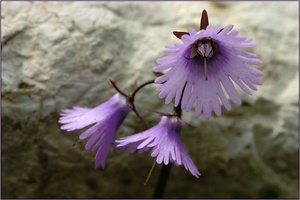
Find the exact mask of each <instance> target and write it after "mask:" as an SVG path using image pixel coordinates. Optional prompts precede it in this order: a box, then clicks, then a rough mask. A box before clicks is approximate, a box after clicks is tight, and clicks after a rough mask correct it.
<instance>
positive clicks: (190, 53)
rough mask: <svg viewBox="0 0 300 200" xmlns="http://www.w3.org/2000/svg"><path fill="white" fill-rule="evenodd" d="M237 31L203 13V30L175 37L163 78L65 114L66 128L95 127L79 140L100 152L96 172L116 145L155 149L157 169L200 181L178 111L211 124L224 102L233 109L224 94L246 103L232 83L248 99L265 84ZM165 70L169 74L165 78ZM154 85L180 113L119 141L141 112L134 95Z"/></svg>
mask: <svg viewBox="0 0 300 200" xmlns="http://www.w3.org/2000/svg"><path fill="white" fill-rule="evenodd" d="M232 29H233V25H229V26H226V27H225V28H221V26H217V27H215V28H213V27H212V26H210V25H209V24H208V17H207V13H206V11H205V10H204V11H203V13H202V19H201V24H200V31H198V32H197V31H196V30H194V29H190V30H189V32H177V31H174V32H173V33H174V35H175V36H176V37H178V38H179V39H181V40H182V42H183V43H182V44H175V45H172V46H166V48H167V50H165V53H166V54H167V55H166V56H165V57H163V58H160V59H158V60H157V64H158V65H157V66H156V67H154V68H153V72H155V73H160V76H158V77H157V78H156V79H155V80H154V81H149V82H147V83H145V84H143V85H141V86H140V87H138V89H136V90H135V91H134V92H133V93H130V95H126V94H125V93H123V92H122V91H120V90H119V89H118V88H117V87H116V85H115V84H114V83H113V82H112V84H113V86H114V88H115V89H116V90H117V93H116V94H115V95H114V96H113V97H111V98H110V99H109V100H108V101H106V102H105V103H103V104H100V105H99V106H97V107H95V108H82V107H77V106H74V107H73V108H72V109H63V110H62V111H61V116H60V119H59V122H60V123H61V124H63V125H62V126H61V129H62V130H66V131H73V130H77V129H81V128H84V127H86V126H89V125H93V126H91V127H90V128H89V129H87V130H86V131H85V132H83V133H82V134H81V135H80V136H79V138H80V139H81V140H84V139H86V138H89V139H88V141H87V143H86V145H85V149H86V150H89V149H91V150H92V151H94V152H96V155H95V161H96V162H95V167H98V166H99V165H102V167H103V168H104V167H105V163H106V158H107V156H108V154H109V151H110V149H111V147H112V146H113V147H115V148H121V149H123V150H125V151H127V152H130V153H132V152H135V151H138V152H139V153H142V152H145V151H148V150H150V149H151V154H150V155H151V157H156V162H157V163H158V164H161V163H164V164H165V165H168V164H169V163H174V164H175V165H177V166H178V165H184V167H185V169H186V170H189V171H190V172H191V174H192V175H194V176H195V177H197V178H198V177H199V176H200V173H199V171H198V169H197V167H196V166H195V164H194V162H193V161H192V159H191V158H190V157H189V155H188V153H187V152H186V150H185V149H184V147H183V144H182V141H181V139H180V131H181V127H182V125H183V124H184V122H183V121H182V120H181V119H180V117H181V114H178V113H180V112H178V110H180V111H181V110H184V109H185V110H186V111H187V112H188V111H190V110H191V108H192V107H193V106H195V116H196V117H199V116H200V115H201V113H203V114H204V116H205V118H207V119H209V118H210V117H211V115H212V111H214V113H215V114H216V115H217V116H220V115H221V103H222V104H223V105H224V107H225V108H226V109H227V110H230V109H231V107H230V103H229V101H228V99H227V98H226V96H225V93H224V90H225V91H226V93H227V94H228V96H229V97H230V99H231V100H232V101H233V102H234V103H235V104H237V105H239V104H241V99H240V97H239V94H238V92H237V90H236V88H235V86H234V84H233V82H235V83H236V84H237V85H238V86H239V87H240V88H241V89H242V90H243V91H245V92H246V93H247V94H249V95H251V91H250V90H249V88H250V89H252V90H257V88H256V87H255V85H261V81H260V80H259V79H258V78H257V77H259V76H262V72H261V71H259V70H258V69H255V68H253V67H251V66H250V65H249V64H252V65H260V64H262V61H261V60H259V59H258V57H257V56H256V55H255V54H253V53H249V52H246V51H244V50H241V49H240V48H242V47H254V46H256V45H255V44H252V43H250V42H251V39H246V38H242V37H237V35H238V31H231V30H232ZM165 70H167V72H166V73H162V72H163V71H165ZM150 83H157V84H161V85H160V86H159V87H158V91H159V95H158V97H159V98H165V103H166V104H169V103H171V102H172V101H173V100H174V108H175V109H174V111H176V110H177V112H174V113H160V115H161V119H160V122H159V123H158V124H157V125H156V126H154V127H152V128H150V129H148V130H145V131H143V132H140V133H137V134H135V135H131V136H127V137H123V138H120V139H117V140H116V133H117V130H118V129H119V127H120V125H121V124H122V122H123V120H124V118H125V117H126V116H127V115H128V113H129V112H131V111H134V112H136V110H135V107H134V103H133V102H134V95H135V93H136V92H137V91H138V90H139V89H141V88H142V87H143V86H145V85H147V84H150ZM246 86H248V87H246ZM222 87H223V88H224V89H223V88H222ZM136 113H137V112H136Z"/></svg>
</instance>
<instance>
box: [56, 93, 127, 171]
mask: <svg viewBox="0 0 300 200" xmlns="http://www.w3.org/2000/svg"><path fill="white" fill-rule="evenodd" d="M131 110H132V106H131V105H130V103H128V101H127V98H126V97H125V96H123V95H121V94H119V93H117V94H115V95H114V96H113V97H111V98H110V99H109V100H108V101H106V102H105V103H103V104H100V105H99V106H97V107H95V108H81V107H77V106H74V107H73V109H63V110H62V111H61V113H60V115H61V117H60V119H59V122H60V123H61V124H64V125H62V126H61V129H62V130H67V131H73V130H77V129H81V128H84V127H86V126H89V125H91V124H94V125H93V126H92V127H90V128H89V129H87V130H86V131H85V132H83V133H82V134H81V135H80V136H79V139H81V140H84V139H86V138H88V137H90V138H89V140H88V142H87V143H86V145H85V149H86V150H89V149H92V151H94V152H95V151H97V153H96V155H95V160H96V163H95V167H96V168H97V167H98V166H99V165H100V164H101V165H102V168H104V167H105V162H106V158H107V155H108V153H109V151H110V148H111V146H115V143H114V140H115V135H116V132H117V130H118V128H119V126H120V125H121V123H122V122H123V120H124V118H125V117H126V115H127V114H128V113H129V112H130V111H131Z"/></svg>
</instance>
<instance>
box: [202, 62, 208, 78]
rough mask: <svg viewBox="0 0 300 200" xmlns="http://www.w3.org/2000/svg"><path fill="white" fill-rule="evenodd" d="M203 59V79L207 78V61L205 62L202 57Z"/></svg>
mask: <svg viewBox="0 0 300 200" xmlns="http://www.w3.org/2000/svg"><path fill="white" fill-rule="evenodd" d="M203 60H204V74H205V80H207V79H208V73H207V62H206V58H204V59H203Z"/></svg>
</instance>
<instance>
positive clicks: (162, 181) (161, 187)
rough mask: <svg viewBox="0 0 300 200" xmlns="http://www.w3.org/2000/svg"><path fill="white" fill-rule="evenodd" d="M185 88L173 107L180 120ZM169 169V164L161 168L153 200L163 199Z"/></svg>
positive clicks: (170, 165)
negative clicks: (176, 104)
mask: <svg viewBox="0 0 300 200" xmlns="http://www.w3.org/2000/svg"><path fill="white" fill-rule="evenodd" d="M185 86H186V84H185V85H184V87H183V90H182V94H181V97H180V101H179V104H178V106H174V114H175V115H176V116H177V117H178V118H181V115H182V111H181V110H182V109H181V100H182V96H183V91H184V89H185ZM171 167H172V164H171V163H169V164H168V165H163V166H162V169H161V171H160V175H159V178H158V181H157V185H156V188H155V191H154V194H153V198H154V199H161V198H163V196H164V193H165V189H166V186H167V181H168V178H169V174H170V171H171Z"/></svg>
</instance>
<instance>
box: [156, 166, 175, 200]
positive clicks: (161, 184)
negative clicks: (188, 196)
mask: <svg viewBox="0 0 300 200" xmlns="http://www.w3.org/2000/svg"><path fill="white" fill-rule="evenodd" d="M171 166H172V165H171V164H170V163H169V164H168V165H163V166H162V169H161V171H160V175H159V178H158V182H157V185H156V188H155V191H154V194H153V199H161V198H163V196H164V193H165V188H166V185H167V181H168V178H169V174H170V171H171Z"/></svg>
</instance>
